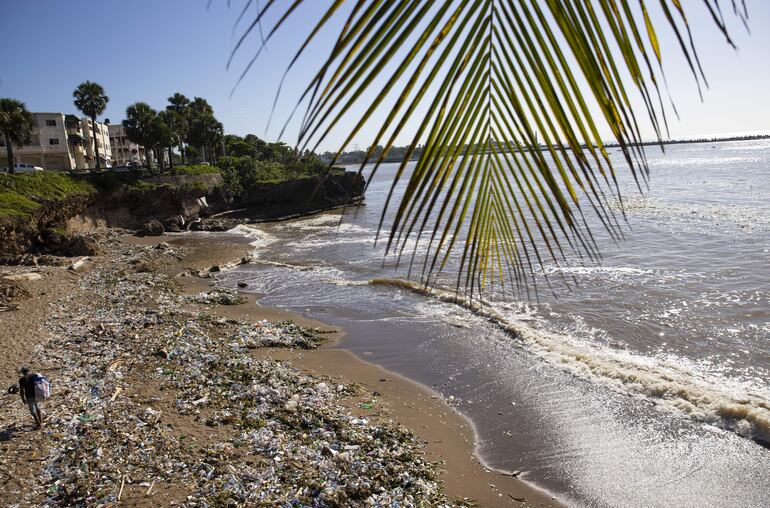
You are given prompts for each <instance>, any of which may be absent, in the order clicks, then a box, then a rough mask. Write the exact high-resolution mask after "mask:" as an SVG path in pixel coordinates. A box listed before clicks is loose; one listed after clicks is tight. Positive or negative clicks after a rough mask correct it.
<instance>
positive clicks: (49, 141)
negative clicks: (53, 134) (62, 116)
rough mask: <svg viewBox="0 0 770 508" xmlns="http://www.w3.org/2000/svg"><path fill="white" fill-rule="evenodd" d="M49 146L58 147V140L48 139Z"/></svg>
mask: <svg viewBox="0 0 770 508" xmlns="http://www.w3.org/2000/svg"><path fill="white" fill-rule="evenodd" d="M48 144H49V145H58V144H59V138H50V139H49V140H48Z"/></svg>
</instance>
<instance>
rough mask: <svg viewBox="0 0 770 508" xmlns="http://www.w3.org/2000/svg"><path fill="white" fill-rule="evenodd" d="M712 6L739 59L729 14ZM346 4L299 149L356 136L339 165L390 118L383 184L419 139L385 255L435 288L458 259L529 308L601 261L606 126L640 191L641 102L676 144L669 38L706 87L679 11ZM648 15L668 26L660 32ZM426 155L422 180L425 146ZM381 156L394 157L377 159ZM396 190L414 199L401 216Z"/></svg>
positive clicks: (565, 4) (526, 4)
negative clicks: (559, 272)
mask: <svg viewBox="0 0 770 508" xmlns="http://www.w3.org/2000/svg"><path fill="white" fill-rule="evenodd" d="M701 3H702V4H703V5H704V6H705V8H706V9H707V10H708V12H709V13H710V15H711V17H712V19H713V21H714V23H715V24H716V26H717V28H718V29H719V30H720V31H721V32H722V33H723V34H724V35H725V38H726V40H727V42H728V43H729V44H731V45H732V44H733V42H732V40H731V39H730V37H729V34H728V31H727V27H726V23H725V21H724V17H723V14H722V8H721V5H720V2H719V0H702V2H701ZM302 4H303V1H302V0H292V1H291V2H288V5H286V6H285V7H283V8H279V7H278V6H277V3H276V2H274V1H272V0H269V1H267V2H266V3H265V4H264V5H263V7H262V8H261V9H260V10H259V12H258V14H257V15H256V16H255V18H254V19H253V20H252V23H251V24H250V25H249V26H248V27H247V28H246V29H245V30H244V33H243V34H242V35H241V37H240V39H239V40H238V43H237V45H236V48H235V50H234V51H233V56H235V54H236V53H237V52H238V51H239V48H241V47H242V45H243V44H244V42H245V41H246V39H247V37H248V36H249V34H250V33H251V32H252V31H253V29H254V27H256V26H258V25H259V24H260V23H261V22H262V20H263V19H265V18H266V16H268V15H274V17H276V19H277V21H276V22H275V24H274V25H273V28H272V29H271V30H269V31H268V34H267V36H266V37H263V39H262V44H263V45H264V44H265V43H266V42H267V41H269V40H270V38H271V37H272V36H273V35H274V34H275V32H276V30H278V29H279V28H280V27H281V26H282V25H283V24H284V23H285V21H286V19H287V18H288V17H289V16H291V15H292V14H294V13H296V12H297V11H300V10H302V7H303V6H302ZM343 4H344V2H341V1H332V2H330V3H329V5H330V6H329V8H328V9H327V10H326V11H324V13H323V15H322V17H321V18H320V19H319V20H318V21H317V22H316V23H314V24H312V27H310V28H309V35H308V36H307V38H306V39H305V40H304V42H303V44H302V46H301V47H300V49H299V50H298V52H297V54H296V55H295V57H294V58H293V59H292V60H291V63H290V64H289V66H288V67H289V68H291V67H292V66H293V65H295V63H296V62H297V61H298V59H299V58H301V56H302V54H303V52H304V51H305V50H306V48H307V47H308V46H309V44H311V42H312V41H313V40H314V38H315V37H316V35H317V34H318V33H319V31H320V30H321V29H322V28H323V27H324V26H325V25H326V24H327V23H328V22H329V20H330V19H332V17H333V15H334V14H336V13H338V12H340V11H343V10H345V11H346V12H347V14H346V16H347V18H346V19H345V22H344V24H343V25H342V28H341V30H340V33H339V36H338V37H337V39H336V42H335V44H334V46H333V48H332V49H331V51H330V53H329V56H328V57H327V59H326V60H325V61H323V62H321V63H320V65H319V67H318V70H317V72H316V74H315V76H314V78H313V79H312V80H311V81H310V83H308V85H307V88H306V89H305V91H304V93H303V94H302V97H301V98H300V103H305V104H307V110H306V112H305V114H304V117H303V119H302V123H301V128H300V132H299V143H298V148H300V149H302V150H304V149H313V150H315V149H317V147H318V146H319V144H320V143H322V142H323V141H324V140H325V139H326V138H327V137H328V136H329V135H330V133H331V132H332V131H335V130H339V129H345V130H346V132H348V133H349V134H348V136H347V137H346V138H345V141H344V142H343V143H342V146H341V147H340V149H339V153H341V152H342V151H343V150H344V149H345V147H346V146H347V145H348V144H349V143H350V142H351V141H352V140H353V139H354V137H355V136H357V135H359V133H360V132H361V130H362V129H363V128H364V126H365V125H366V124H367V123H368V122H370V121H372V119H373V118H375V115H376V114H378V112H382V111H384V112H385V113H380V114H381V115H383V114H384V117H385V119H384V121H382V123H381V125H380V127H379V128H378V129H377V134H376V135H375V137H374V139H372V141H371V144H370V146H371V147H372V148H371V149H370V150H369V152H368V153H367V156H366V162H365V163H364V164H362V166H361V169H360V170H361V171H363V170H364V166H366V165H367V164H368V167H369V168H371V169H370V170H371V174H370V178H369V181H371V178H372V177H373V176H374V174H376V172H377V170H378V168H379V167H380V165H381V164H382V162H383V161H384V159H385V158H386V156H387V154H388V151H389V150H390V149H391V148H392V147H393V145H394V142H395V141H396V139H397V138H398V137H399V136H400V135H403V134H404V133H405V129H406V128H407V126H410V127H409V128H410V129H414V135H413V136H412V143H411V146H412V147H413V148H412V149H411V150H410V151H409V152H407V156H406V157H405V158H404V161H403V162H402V163H401V165H400V167H399V168H398V171H397V172H396V174H395V177H394V178H393V182H392V184H391V188H390V193H389V195H388V198H387V200H386V205H385V208H384V210H383V212H382V218H381V221H380V229H382V228H383V227H384V224H385V220H386V217H390V218H392V225H391V226H390V229H389V231H388V234H387V239H386V243H387V251H389V252H395V253H397V255H398V259H399V260H400V259H401V258H402V256H403V254H404V253H405V252H406V251H407V250H408V249H411V256H409V268H410V274H411V273H412V272H413V270H414V269H415V268H418V269H419V271H420V274H421V278H422V281H423V283H424V284H430V283H431V281H433V280H435V277H436V276H437V275H438V274H439V273H441V271H442V270H444V269H445V268H446V267H447V263H448V260H449V259H450V258H451V254H452V253H457V255H458V257H459V265H458V270H457V288H458V290H459V289H464V290H465V291H468V292H470V293H471V294H473V292H474V291H477V290H479V289H481V288H483V287H484V286H485V285H486V284H488V283H490V282H492V281H500V282H501V283H503V284H506V283H507V284H510V285H511V286H512V287H514V288H517V289H518V290H519V291H524V292H527V293H529V292H530V290H531V289H533V288H536V274H537V273H538V272H540V271H542V270H543V269H544V267H545V264H546V263H557V264H558V263H562V262H564V261H565V260H566V259H568V253H575V254H577V255H578V256H580V257H581V258H583V259H585V260H587V261H591V262H596V261H598V260H599V259H600V252H599V245H598V242H597V240H596V239H595V237H594V235H593V233H592V231H591V229H590V228H589V223H590V221H589V217H590V216H594V217H596V218H597V219H598V220H599V222H600V223H601V225H602V227H603V228H604V230H606V232H608V233H609V236H610V238H611V239H612V240H619V239H622V238H623V234H624V233H623V229H624V221H623V218H622V217H618V214H617V210H620V213H621V214H622V201H621V197H620V194H619V188H618V184H617V180H616V169H615V167H614V165H613V163H612V161H611V160H610V157H609V156H608V154H607V150H606V148H605V144H604V142H603V141H602V139H601V137H600V135H599V131H600V127H601V126H602V125H604V126H605V127H608V128H609V130H610V131H611V132H612V135H613V137H614V140H615V141H616V142H617V144H618V145H619V146H620V149H621V150H622V153H623V157H624V159H625V161H626V163H627V164H628V166H629V167H630V168H631V171H632V172H633V175H634V178H635V179H636V181H637V185H638V186H639V188H640V189H641V188H642V185H644V184H645V182H646V176H647V166H646V159H645V154H644V149H643V145H642V144H641V141H642V139H641V129H640V119H639V111H637V110H635V108H633V107H632V102H631V92H632V91H634V90H635V93H637V94H639V96H640V97H641V99H642V102H643V104H644V109H645V110H646V111H644V112H645V113H646V120H645V121H647V122H649V123H650V124H651V125H652V128H653V129H654V132H655V133H656V134H657V136H658V139H659V140H660V139H661V138H662V136H663V134H662V133H663V130H664V129H665V130H666V132H667V130H668V124H667V117H666V108H665V106H664V102H663V99H662V96H661V85H660V83H661V81H662V78H663V71H662V65H661V64H662V61H663V58H664V49H665V48H662V47H661V44H660V39H659V35H658V34H659V33H660V32H661V31H662V30H669V31H671V33H672V34H673V35H674V37H675V39H676V40H677V42H678V45H679V50H680V51H681V52H682V54H683V55H684V58H685V61H686V62H687V65H688V66H689V68H690V70H691V72H692V74H693V76H694V79H695V82H696V83H697V86H698V90H699V91H700V89H701V84H703V85H707V82H706V79H705V75H704V73H703V70H702V68H701V64H700V61H699V60H698V57H697V54H696V52H695V46H694V43H693V38H692V35H691V30H690V25H689V23H688V18H687V15H686V10H685V7H684V3H683V2H681V1H680V0H657V1H653V0H648V1H647V2H645V0H636V1H633V0H591V1H588V0H585V1H581V0H542V1H541V0H466V1H462V0H453V1H449V0H447V1H435V0H398V1H383V0H351V1H350V2H348V4H352V5H350V6H349V8H347V9H345V7H344V6H343ZM690 7H691V3H689V2H688V8H690ZM731 7H732V10H733V12H734V14H735V15H736V16H737V17H739V18H740V19H741V20H742V21H743V22H744V23H746V19H747V18H748V15H747V13H746V8H745V5H743V4H742V3H741V5H738V4H737V2H736V1H735V0H733V1H732V2H731ZM651 9H656V10H657V11H658V13H659V15H660V18H661V19H663V20H665V23H662V25H663V26H655V25H654V23H653V19H654V18H653V16H651V14H650V10H651ZM273 11H275V12H273ZM244 12H245V11H243V12H242V13H241V16H240V17H239V21H240V20H241V19H242V18H243V16H244ZM260 51H261V49H260ZM257 54H259V52H257ZM231 59H232V57H231ZM252 63H253V60H252V61H251V62H249V64H248V66H247V70H248V67H249V66H250V65H251V64H252ZM287 71H288V69H287ZM669 100H670V98H669ZM303 101H304V102H303ZM671 105H672V106H673V102H672V103H671ZM359 110H360V111H361V112H360V113H356V114H355V115H356V116H355V118H354V119H353V121H352V122H349V121H348V119H349V118H350V117H351V115H354V111H359ZM674 112H675V113H676V110H675V109H674ZM377 121H378V122H380V120H379V118H378V120H377ZM287 124H288V120H287ZM414 125H416V129H415V128H414ZM284 128H285V127H284ZM423 142H424V145H425V148H424V150H423V151H422V153H421V155H420V157H419V160H418V161H417V162H416V164H414V165H413V166H411V165H410V164H408V161H409V159H410V157H411V155H412V153H413V150H414V147H416V146H417V145H418V144H420V143H423ZM377 145H383V147H384V148H383V149H382V150H381V151H380V152H379V153H378V155H377V156H375V147H376V146H377ZM339 153H338V155H339ZM332 163H333V162H332ZM399 184H401V185H403V187H404V188H403V193H402V194H401V197H400V201H399V202H398V203H393V198H394V196H395V195H396V189H397V188H398V186H399ZM399 192H400V190H399ZM615 202H619V203H620V204H621V206H620V207H619V208H617V207H615V206H613V203H615ZM388 214H390V215H388ZM424 242H427V243H428V248H427V250H426V251H425V252H426V253H425V254H420V255H419V256H422V259H421V260H420V259H419V256H418V252H419V251H418V245H420V244H421V243H424ZM546 280H547V279H546Z"/></svg>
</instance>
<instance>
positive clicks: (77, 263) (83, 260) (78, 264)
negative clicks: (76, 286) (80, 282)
mask: <svg viewBox="0 0 770 508" xmlns="http://www.w3.org/2000/svg"><path fill="white" fill-rule="evenodd" d="M86 261H88V258H80V259H78V260H77V261H75V262H74V263H72V264H71V265H70V266H69V269H70V270H72V271H73V272H77V271H78V270H80V269H81V268H83V267H84V266H85V264H86Z"/></svg>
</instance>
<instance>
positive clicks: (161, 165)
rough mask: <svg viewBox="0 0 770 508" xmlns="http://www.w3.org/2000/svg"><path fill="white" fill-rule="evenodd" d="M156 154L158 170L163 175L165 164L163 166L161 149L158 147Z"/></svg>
mask: <svg viewBox="0 0 770 508" xmlns="http://www.w3.org/2000/svg"><path fill="white" fill-rule="evenodd" d="M156 153H157V154H158V168H159V169H160V172H161V173H163V170H164V169H166V166H165V164H163V147H162V146H158V150H157V152H156Z"/></svg>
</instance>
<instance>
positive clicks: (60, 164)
mask: <svg viewBox="0 0 770 508" xmlns="http://www.w3.org/2000/svg"><path fill="white" fill-rule="evenodd" d="M32 116H33V118H34V119H35V127H34V128H33V130H32V143H30V144H29V145H25V146H23V147H21V148H17V147H14V150H13V155H14V158H15V161H14V163H17V162H26V163H28V164H35V165H36V166H40V167H42V168H43V169H47V170H51V171H75V170H83V169H88V168H94V167H96V159H95V150H94V139H93V131H92V130H91V120H89V119H88V118H78V117H77V116H75V115H65V114H64V113H32ZM96 144H97V145H98V146H99V157H100V159H101V163H102V164H101V166H102V167H110V166H111V165H112V150H111V147H110V137H109V132H108V129H107V127H106V126H105V124H103V123H100V122H96ZM0 146H5V145H4V143H3V141H2V140H0Z"/></svg>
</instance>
